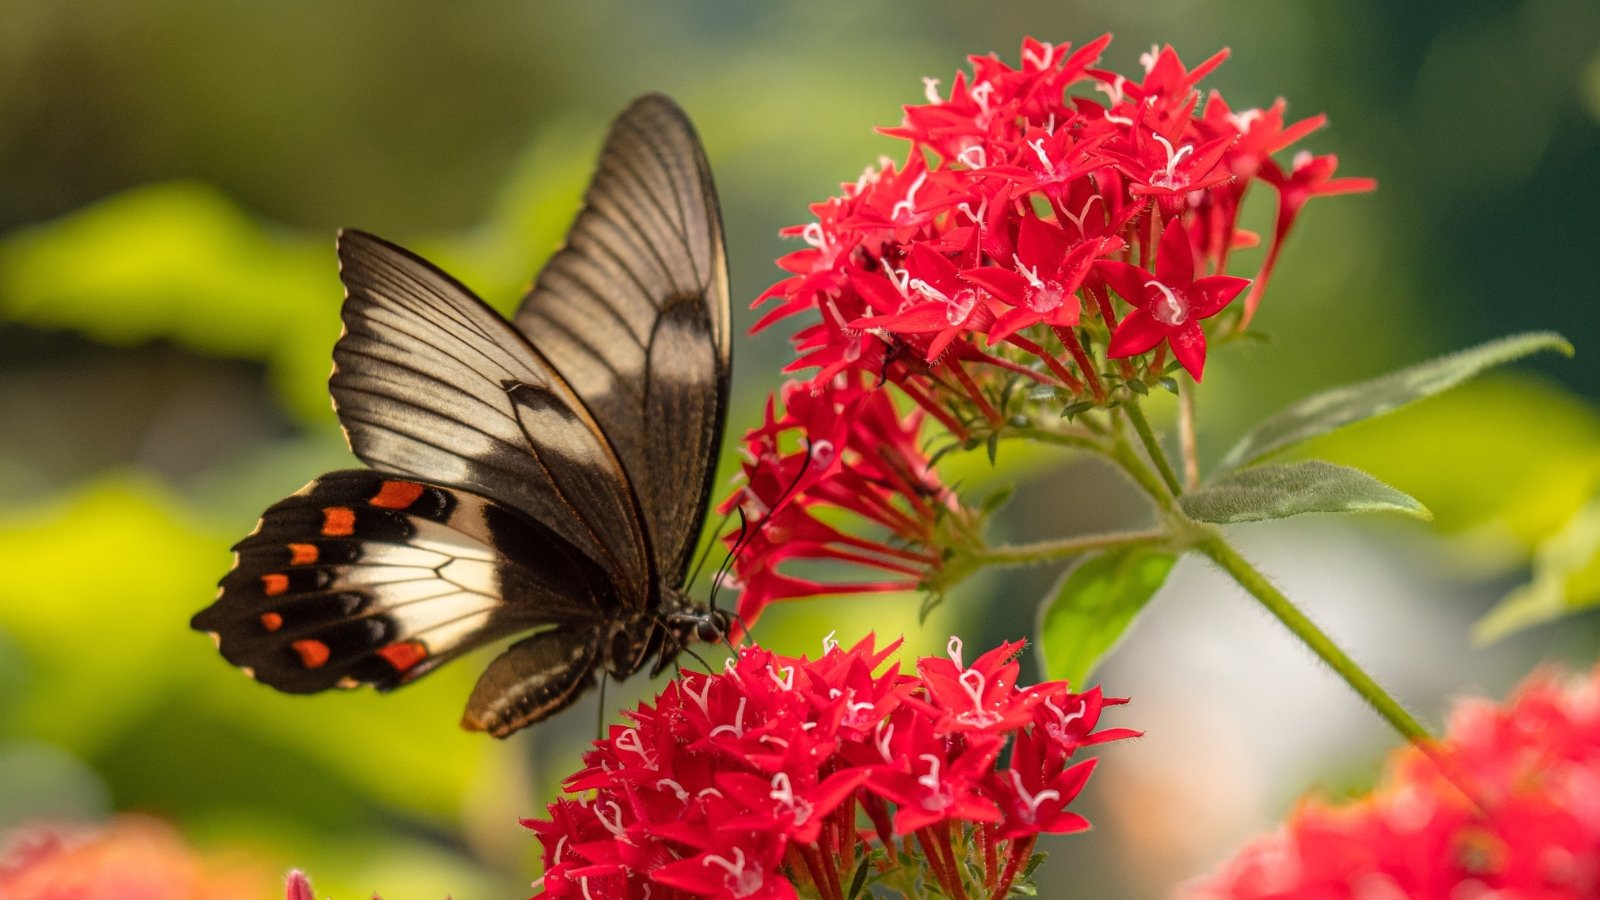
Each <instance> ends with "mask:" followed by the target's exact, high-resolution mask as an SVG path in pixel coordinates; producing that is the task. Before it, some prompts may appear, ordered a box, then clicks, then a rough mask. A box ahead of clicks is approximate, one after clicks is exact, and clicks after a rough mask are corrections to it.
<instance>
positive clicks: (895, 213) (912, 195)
mask: <svg viewBox="0 0 1600 900" xmlns="http://www.w3.org/2000/svg"><path fill="white" fill-rule="evenodd" d="M927 179H928V173H927V172H920V173H918V174H917V177H916V180H915V181H913V182H911V187H910V188H909V189H908V190H907V191H906V198H905V199H904V200H901V201H900V202H899V203H896V204H895V205H894V208H893V209H891V210H889V219H890V221H893V220H895V219H898V218H900V212H901V210H904V211H905V213H906V215H911V214H912V213H914V212H916V209H917V191H919V190H921V189H922V182H924V181H926V180H927Z"/></svg>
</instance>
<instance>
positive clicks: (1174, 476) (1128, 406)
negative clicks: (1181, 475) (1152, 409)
mask: <svg viewBox="0 0 1600 900" xmlns="http://www.w3.org/2000/svg"><path fill="white" fill-rule="evenodd" d="M1122 408H1123V409H1125V410H1127V412H1128V421H1130V422H1132V423H1133V430H1134V431H1137V432H1139V440H1140V442H1141V443H1143V444H1144V449H1145V452H1146V453H1148V454H1150V461H1151V462H1153V463H1155V464H1156V471H1158V472H1160V473H1161V480H1162V481H1164V482H1166V484H1167V490H1169V491H1171V492H1172V493H1173V495H1174V496H1176V495H1178V494H1181V493H1183V485H1182V483H1180V482H1179V481H1178V473H1176V472H1174V471H1172V464H1171V463H1169V462H1167V452H1166V451H1165V450H1163V449H1161V443H1160V442H1159V441H1157V440H1156V433H1155V432H1154V431H1151V430H1150V422H1149V420H1148V419H1146V418H1145V417H1144V410H1143V409H1140V408H1139V399H1138V398H1137V397H1129V398H1128V402H1127V403H1124V404H1122Z"/></svg>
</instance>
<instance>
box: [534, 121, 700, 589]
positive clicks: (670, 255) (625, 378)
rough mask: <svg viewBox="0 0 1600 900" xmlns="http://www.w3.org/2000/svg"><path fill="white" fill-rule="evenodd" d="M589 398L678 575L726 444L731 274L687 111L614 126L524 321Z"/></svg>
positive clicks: (659, 554) (661, 560)
mask: <svg viewBox="0 0 1600 900" xmlns="http://www.w3.org/2000/svg"><path fill="white" fill-rule="evenodd" d="M515 322H516V326H517V328H518V329H519V330H520V331H521V332H522V333H523V334H524V335H526V336H527V338H528V340H529V341H530V342H532V343H533V344H534V345H535V346H537V347H538V348H539V350H540V352H541V353H543V354H544V355H545V356H546V357H547V358H548V359H549V360H550V362H551V364H553V365H554V366H555V368H556V369H557V370H558V371H559V372H560V373H561V374H562V376H563V377H564V378H566V379H567V381H568V383H569V384H571V385H572V389H573V390H574V391H576V392H577V394H578V396H580V397H582V398H583V402H584V404H585V406H587V407H588V409H589V411H590V412H592V413H593V414H594V417H595V419H596V420H597V421H598V422H599V423H600V427H601V428H602V429H603V430H604V431H605V433H606V437H607V438H608V439H609V440H610V442H611V445H612V447H614V448H615V449H616V452H617V456H618V457H619V458H620V459H621V461H622V465H623V467H624V468H625V469H626V470H627V473H628V477H629V479H630V480H631V482H632V484H633V487H634V491H635V493H636V495H637V496H638V498H639V503H640V506H641V507H642V508H643V513H644V516H645V521H646V522H648V523H649V529H650V538H651V541H652V546H653V548H654V551H655V557H656V563H657V565H658V566H659V573H660V576H661V579H662V580H663V581H664V582H666V583H668V584H672V585H677V584H680V583H681V582H682V580H683V577H684V573H685V571H686V570H687V568H688V564H689V558H690V556H691V555H692V554H693V552H694V545H695V541H696V539H697V538H698V537H699V532H700V525H701V522H702V521H703V519H704V516H705V508H706V505H707V503H708V502H709V499H710V491H711V478H712V475H713V470H714V468H715V465H716V455H717V452H718V450H719V448H720V446H721V443H722V428H723V419H724V416H725V412H726V407H727V398H728V378H729V371H730V369H729V359H730V344H729V333H728V329H729V324H728V322H729V312H728V272H727V261H726V253H725V248H724V242H723V234H722V216H721V213H720V211H719V209H718V206H717V196H716V189H715V187H714V186H713V185H712V181H711V169H710V167H709V165H708V164H707V163H706V158H705V153H704V152H703V151H702V150H701V147H700V141H699V139H698V138H697V137H696V136H695V133H694V129H693V127H692V126H691V125H690V124H689V120H688V119H687V118H686V117H685V116H684V114H683V112H682V110H680V109H679V108H678V106H677V105H676V104H675V103H673V102H672V101H671V100H669V99H667V98H666V97H663V96H661V95H658V94H653V95H649V96H645V97H641V98H640V99H639V100H636V101H635V102H634V103H633V105H632V106H630V107H628V109H627V110H625V111H624V112H623V113H622V115H620V116H619V117H618V118H617V121H616V122H615V123H614V124H613V125H612V127H611V132H610V134H609V135H608V136H607V138H606V143H605V147H604V149H603V150H602V151H601V154H600V163H599V168H598V171H597V172H596V173H595V176H594V180H593V181H592V182H591V183H590V185H589V191H588V193H587V195H586V196H585V206H584V209H583V211H582V212H580V213H579V214H578V218H577V221H576V222H574V223H573V226H572V231H571V233H570V234H569V235H568V237H567V245H566V247H564V248H563V249H562V250H561V251H560V252H559V253H557V254H556V255H555V256H554V257H553V258H552V259H551V260H550V262H549V263H548V264H547V265H546V266H545V268H544V270H543V271H542V272H540V273H539V278H538V281H537V282H536V283H535V284H534V286H533V290H532V291H531V292H529V294H528V296H527V297H526V298H525V299H524V300H523V302H522V307H521V308H520V309H519V310H518V311H517V315H516V317H515Z"/></svg>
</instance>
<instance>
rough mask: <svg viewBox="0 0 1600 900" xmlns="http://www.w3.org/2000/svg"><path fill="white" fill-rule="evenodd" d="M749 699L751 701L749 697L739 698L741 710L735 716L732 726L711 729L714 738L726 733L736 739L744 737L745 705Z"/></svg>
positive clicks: (719, 726)
mask: <svg viewBox="0 0 1600 900" xmlns="http://www.w3.org/2000/svg"><path fill="white" fill-rule="evenodd" d="M748 699H749V698H748V697H740V698H739V708H738V710H736V711H735V712H734V714H733V724H732V725H718V726H717V727H715V728H713V729H711V736H712V737H716V736H717V735H719V734H721V733H723V732H724V731H727V732H730V733H732V734H733V736H734V737H736V738H742V737H744V704H745V701H746V700H748Z"/></svg>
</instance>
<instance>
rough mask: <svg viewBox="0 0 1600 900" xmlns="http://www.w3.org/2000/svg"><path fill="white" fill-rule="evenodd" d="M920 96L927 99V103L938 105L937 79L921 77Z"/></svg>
mask: <svg viewBox="0 0 1600 900" xmlns="http://www.w3.org/2000/svg"><path fill="white" fill-rule="evenodd" d="M922 96H924V97H927V98H928V102H929V103H939V102H941V101H940V100H939V79H937V78H929V77H928V76H926V75H924V76H922Z"/></svg>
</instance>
